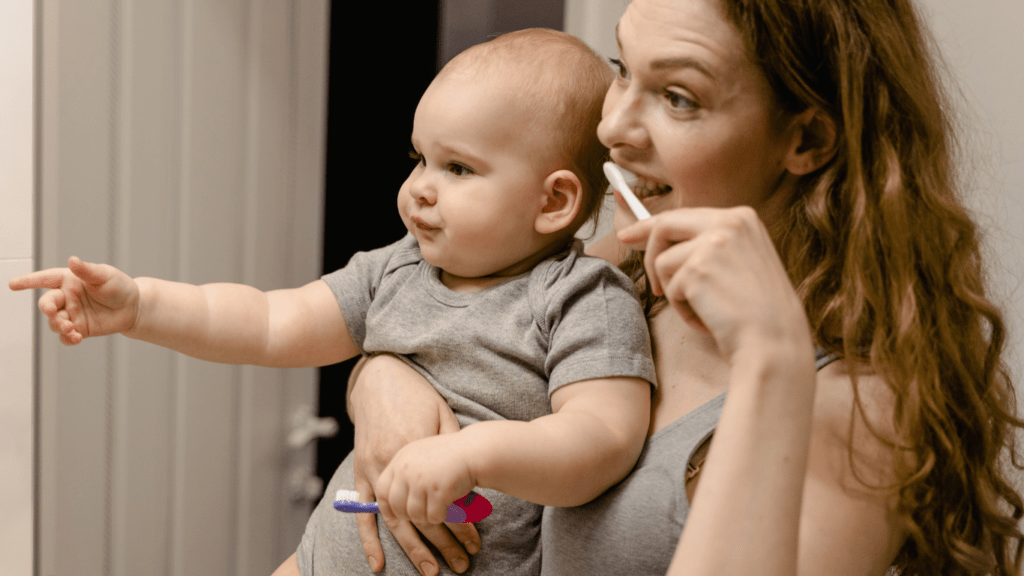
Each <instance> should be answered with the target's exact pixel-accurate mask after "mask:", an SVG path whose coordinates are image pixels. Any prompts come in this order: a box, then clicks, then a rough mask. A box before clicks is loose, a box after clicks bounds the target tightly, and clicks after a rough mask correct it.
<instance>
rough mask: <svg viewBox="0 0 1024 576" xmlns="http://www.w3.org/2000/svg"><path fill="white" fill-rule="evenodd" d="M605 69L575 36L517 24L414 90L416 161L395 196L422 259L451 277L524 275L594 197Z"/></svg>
mask: <svg viewBox="0 0 1024 576" xmlns="http://www.w3.org/2000/svg"><path fill="white" fill-rule="evenodd" d="M612 79H613V73H612V71H611V68H610V67H609V66H608V65H607V64H606V63H605V62H604V61H603V60H602V59H601V58H600V57H599V56H597V54H595V53H594V51H593V50H591V49H590V48H589V47H587V46H586V44H584V43H583V42H582V41H580V40H579V39H577V38H575V37H573V36H571V35H569V34H565V33H563V32H557V31H554V30H544V29H530V30H520V31H518V32H512V33H509V34H505V35H502V36H499V37H498V38H496V39H494V40H491V41H490V42H486V43H484V44H479V45H477V46H474V47H472V48H470V49H469V50H466V51H465V52H463V53H461V54H459V55H458V56H456V57H455V58H454V59H453V60H452V61H451V62H449V63H448V65H447V66H445V67H444V69H443V70H441V72H440V73H439V74H438V75H437V77H436V78H435V79H434V81H433V82H432V83H431V85H430V87H429V88H427V91H426V92H425V93H424V95H423V97H422V98H421V99H420V103H419V106H418V107H417V108H416V116H415V120H414V123H413V133H412V145H413V155H414V157H416V158H417V160H419V162H418V163H417V165H416V167H415V168H414V169H413V171H412V173H411V174H410V175H409V178H408V179H407V180H406V181H405V183H404V184H403V185H402V189H401V191H400V192H399V196H398V207H399V212H400V213H401V215H402V220H403V221H404V222H405V225H406V227H407V228H408V229H409V231H410V232H412V233H413V234H414V235H415V236H416V238H417V240H418V241H419V244H420V249H421V251H422V253H423V256H424V258H425V259H426V260H427V261H428V262H430V263H431V264H434V265H435V266H438V267H439V268H441V269H443V270H445V271H446V272H448V273H449V274H451V275H454V276H460V277H466V278H477V277H481V276H492V275H498V276H508V275H514V274H518V273H521V272H524V271H526V270H528V269H529V268H531V267H532V266H533V265H534V264H536V263H537V262H539V261H540V260H543V259H544V258H545V257H547V256H548V255H550V254H551V253H553V252H556V251H557V250H560V249H561V248H563V247H564V246H565V244H566V243H567V242H568V241H570V240H571V238H572V236H573V234H575V232H576V231H577V230H578V229H579V227H580V226H582V225H583V224H584V223H585V222H586V221H587V220H588V219H590V218H591V217H594V216H595V215H596V213H597V211H598V210H599V209H600V206H601V198H602V194H603V192H604V190H605V187H606V186H607V183H606V181H605V179H604V174H603V171H602V163H603V162H604V161H605V160H606V158H607V152H608V151H607V149H605V148H604V146H603V145H602V144H601V143H600V141H599V140H598V138H597V125H598V123H599V122H600V120H601V106H602V103H603V101H604V95H605V93H606V92H607V90H608V86H609V85H610V84H611V82H612Z"/></svg>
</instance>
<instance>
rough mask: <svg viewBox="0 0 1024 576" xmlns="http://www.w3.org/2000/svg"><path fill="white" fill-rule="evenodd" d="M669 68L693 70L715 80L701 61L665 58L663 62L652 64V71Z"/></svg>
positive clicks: (685, 58)
mask: <svg viewBox="0 0 1024 576" xmlns="http://www.w3.org/2000/svg"><path fill="white" fill-rule="evenodd" d="M667 68H693V69H694V70H696V71H698V72H700V73H701V74H703V75H705V76H707V77H708V78H710V79H712V80H714V79H715V75H714V74H712V73H711V71H710V70H708V68H707V66H705V65H704V63H702V62H701V61H700V60H696V59H693V58H689V57H686V56H683V57H680V58H663V59H661V60H655V61H654V62H651V70H665V69H667Z"/></svg>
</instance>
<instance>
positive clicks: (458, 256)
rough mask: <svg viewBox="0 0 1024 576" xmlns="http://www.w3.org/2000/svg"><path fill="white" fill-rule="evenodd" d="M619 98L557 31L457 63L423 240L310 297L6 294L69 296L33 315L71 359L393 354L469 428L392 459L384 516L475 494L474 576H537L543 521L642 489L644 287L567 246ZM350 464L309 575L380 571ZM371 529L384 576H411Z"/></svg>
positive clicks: (432, 512)
mask: <svg viewBox="0 0 1024 576" xmlns="http://www.w3.org/2000/svg"><path fill="white" fill-rule="evenodd" d="M611 80H612V72H611V70H610V68H609V67H608V66H607V65H606V64H605V63H604V62H603V61H602V60H601V59H600V58H599V57H598V56H597V55H596V54H594V52H593V51H592V50H590V49H589V48H588V47H587V46H586V45H585V44H583V43H582V42H580V41H579V40H577V39H576V38H574V37H572V36H570V35H568V34H564V33H561V32H555V31H551V30H540V29H533V30H524V31H520V32H516V33H511V34H506V35H503V36H500V37H498V38H497V39H494V40H492V41H490V42H487V43H485V44H481V45H478V46H475V47H473V48H470V49H469V50H467V51H465V52H463V53H462V54H460V55H459V56H457V57H456V58H455V59H453V60H452V61H451V62H450V63H449V64H448V65H447V66H445V68H444V69H443V70H442V71H441V72H440V73H439V74H438V76H437V78H435V79H434V81H433V82H432V83H431V85H430V87H429V88H428V89H427V91H426V93H424V95H423V97H422V99H421V100H420V103H419V106H418V107H417V109H416V115H415V119H414V123H413V131H412V146H413V151H412V155H413V157H414V158H415V159H416V161H417V163H416V166H415V168H414V169H413V170H412V173H411V174H410V175H409V177H408V179H407V180H406V181H405V183H404V184H403V185H402V187H401V189H400V190H399V193H398V211H399V213H400V215H401V217H402V221H403V222H404V223H405V225H406V228H407V229H408V230H409V234H408V235H406V236H405V238H403V239H402V240H400V241H398V242H396V243H394V244H392V245H390V246H387V247H385V248H381V249H378V250H373V251H370V252H361V253H358V254H356V255H355V256H353V258H352V259H351V261H350V262H349V263H348V265H346V266H345V268H343V269H341V270H338V271H336V272H333V273H331V274H327V275H325V276H324V277H323V278H322V279H320V280H317V281H314V282H312V283H310V284H307V285H306V286H303V287H301V288H297V289H291V290H275V291H271V292H266V293H264V292H262V291H259V290H256V289H254V288H251V287H247V286H242V285H237V284H208V285H205V286H192V285H187V284H180V283H174V282H167V281H161V280H156V279H150V278H138V279H136V280H134V281H133V280H132V279H131V278H130V277H128V276H127V275H125V274H124V273H122V272H120V271H118V270H117V269H115V268H113V267H111V266H107V265H101V264H88V263H85V262H82V261H81V260H78V259H76V258H71V259H70V260H69V266H70V269H51V270H45V271H41V272H35V273H32V274H29V275H27V276H24V277H21V278H15V279H14V280H12V281H11V288H12V289H24V288H54V289H55V290H51V291H49V292H47V293H46V294H44V295H43V296H42V298H40V302H39V307H40V309H41V310H42V311H43V312H44V313H45V314H46V315H47V316H48V317H49V318H50V328H51V330H53V331H54V332H56V333H58V334H60V337H61V340H62V341H63V342H64V343H66V344H77V343H78V342H80V341H81V340H82V339H83V338H85V337H89V336H100V335H105V334H112V333H118V332H120V333H123V334H125V335H126V336H129V337H131V338H137V339H141V340H146V341H148V342H152V343H155V344H158V345H161V346H166V347H169V348H172V349H175V350H178V351H180V352H183V353H185V354H188V355H190V356H194V357H197V358H201V359H205V360H211V361H215V362H227V363H236V364H256V365H262V366H321V365H326V364H332V363H336V362H340V361H342V360H345V359H348V358H351V357H353V356H355V355H357V354H360V353H375V352H388V353H394V354H397V355H399V356H400V357H401V358H403V359H404V360H405V361H407V362H408V363H409V364H410V365H411V366H413V367H414V368H416V369H417V370H419V371H420V372H421V373H422V374H423V375H424V376H425V377H426V378H427V379H428V380H429V381H430V382H431V383H432V384H433V385H434V387H435V388H437V389H438V391H439V392H440V393H441V394H442V395H443V396H444V398H445V399H446V400H447V402H448V403H449V405H450V406H451V407H452V409H453V411H454V412H455V414H456V416H457V418H458V419H459V423H460V425H461V426H462V429H461V430H460V431H459V432H457V433H454V434H445V435H441V436H435V437H431V438H425V439H422V440H419V441H416V442H413V443H411V444H409V445H407V446H406V447H404V448H403V449H402V450H400V451H399V452H398V453H397V454H396V455H395V457H394V459H393V460H392V461H391V463H390V464H389V465H388V466H387V467H386V468H385V470H384V471H383V472H382V474H381V477H380V479H379V481H378V483H377V486H376V487H375V488H376V490H377V494H376V497H377V500H378V502H379V503H380V507H381V510H382V513H384V514H388V515H393V516H395V517H397V518H399V519H408V520H412V521H415V522H421V523H440V522H442V521H443V520H444V518H445V515H446V512H447V507H448V505H449V504H450V503H452V502H453V501H455V500H457V499H459V498H460V497H462V496H464V495H465V494H466V493H467V492H469V491H470V490H472V489H477V491H478V492H480V493H481V494H483V495H484V496H485V497H486V498H487V499H488V500H490V502H491V504H492V505H493V512H492V514H491V515H490V516H489V517H487V518H486V519H484V520H483V521H481V522H480V523H478V525H477V529H478V530H479V532H480V535H481V539H482V541H483V542H484V545H483V548H482V550H481V551H480V552H479V553H478V554H477V555H475V556H474V557H473V560H472V564H471V566H470V570H471V572H473V573H479V574H484V573H486V574H503V575H505V574H508V575H514V574H537V573H539V571H540V548H539V529H540V515H541V510H542V508H541V507H542V506H543V505H552V506H576V505H579V504H583V503H585V502H588V501H590V500H592V499H593V498H595V497H597V496H598V495H600V494H601V493H602V492H604V491H605V490H606V489H607V488H609V487H611V486H612V485H614V484H616V483H617V482H618V481H619V480H621V479H622V478H624V477H625V476H626V475H627V474H628V472H629V471H630V470H631V469H632V467H633V465H634V464H635V462H636V460H637V458H638V456H639V454H640V450H641V448H642V445H643V442H644V439H645V437H646V432H647V428H648V418H649V402H650V394H651V389H650V386H651V384H653V383H654V382H655V376H654V365H653V361H652V360H651V351H650V343H649V338H648V333H647V324H646V321H645V318H644V315H643V312H642V310H641V308H640V305H639V302H638V300H637V298H636V296H635V294H634V292H633V288H632V284H631V282H630V281H629V280H628V279H627V278H626V276H625V275H623V274H622V273H621V272H619V271H618V270H617V269H616V268H614V267H613V266H611V265H610V264H607V263H606V262H604V261H603V260H599V259H597V258H591V257H586V256H584V255H583V253H582V246H581V244H580V243H579V241H578V240H576V239H575V237H574V234H575V233H576V231H577V230H578V229H579V228H580V226H581V225H582V224H583V223H585V222H586V221H587V220H588V219H589V218H590V217H591V216H592V215H593V214H594V212H595V211H596V210H597V209H598V208H599V206H600V199H601V195H602V192H603V190H604V187H605V181H604V178H603V175H602V170H601V165H602V162H603V161H604V159H605V155H606V150H605V149H604V148H603V147H602V146H601V144H600V142H599V141H598V139H597V137H596V127H597V123H598V122H599V120H600V115H601V105H602V102H603V98H604V94H605V91H606V90H607V87H608V85H609V84H610V83H611ZM352 460H353V456H352V454H349V456H348V457H347V458H346V459H345V461H344V462H343V463H342V465H341V466H340V467H339V468H338V471H337V472H336V473H335V475H334V477H333V478H332V480H331V482H330V484H329V485H328V487H327V490H326V495H325V497H324V499H323V501H322V502H321V503H320V505H319V506H318V507H317V509H316V510H315V511H314V513H313V515H312V517H311V518H310V521H309V524H308V525H307V529H306V534H305V536H304V537H303V540H302V543H301V544H300V546H299V550H298V552H297V560H298V564H299V567H300V570H301V572H302V574H303V575H304V576H314V574H351V573H356V572H365V571H366V570H367V565H366V557H365V556H364V555H363V552H362V548H361V545H360V540H359V536H358V532H357V529H356V525H355V520H354V518H353V516H352V515H351V514H347V513H342V512H338V511H336V510H334V509H333V507H332V502H333V497H334V494H335V492H336V491H337V490H339V489H349V490H351V489H353V472H352ZM377 524H378V530H379V532H380V538H381V543H382V545H383V547H384V552H385V557H386V558H387V561H386V562H387V564H386V566H385V571H386V572H387V573H395V574H399V573H400V574H410V575H412V574H417V573H418V572H417V570H416V568H415V567H413V566H412V564H411V563H410V562H409V560H408V558H407V557H406V556H405V553H404V552H403V551H402V549H401V547H400V546H399V544H398V543H397V541H396V540H395V539H394V537H393V536H392V535H391V534H390V532H389V531H388V529H387V527H386V525H385V523H384V522H378V523H377ZM439 565H440V567H441V570H442V573H449V572H448V567H447V565H446V564H445V563H444V562H439Z"/></svg>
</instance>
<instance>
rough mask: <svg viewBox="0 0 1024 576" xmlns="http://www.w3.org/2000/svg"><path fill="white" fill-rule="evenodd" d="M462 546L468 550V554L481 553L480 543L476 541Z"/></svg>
mask: <svg viewBox="0 0 1024 576" xmlns="http://www.w3.org/2000/svg"><path fill="white" fill-rule="evenodd" d="M462 545H463V546H464V547H465V548H466V552H469V553H470V554H476V553H477V552H479V551H480V543H479V542H477V541H475V540H467V541H465V542H463V543H462Z"/></svg>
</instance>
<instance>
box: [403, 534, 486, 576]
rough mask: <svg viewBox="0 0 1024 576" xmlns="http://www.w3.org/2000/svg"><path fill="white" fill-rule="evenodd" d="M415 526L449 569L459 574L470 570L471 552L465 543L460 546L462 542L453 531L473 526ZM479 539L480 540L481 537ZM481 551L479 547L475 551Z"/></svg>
mask: <svg viewBox="0 0 1024 576" xmlns="http://www.w3.org/2000/svg"><path fill="white" fill-rule="evenodd" d="M415 526H416V528H417V529H418V530H419V531H420V532H421V533H423V535H424V536H426V538H427V540H429V541H430V543H431V544H433V545H434V547H435V548H437V550H438V552H440V553H441V556H442V557H443V558H444V561H445V562H447V563H448V567H449V568H451V569H452V570H453V571H455V572H456V573H459V574H461V573H463V572H465V571H466V570H467V569H468V568H469V554H470V551H469V549H468V548H467V547H466V546H465V544H464V543H462V544H460V541H462V540H461V539H460V538H458V537H457V536H455V535H454V534H453V531H454V530H455V529H457V527H461V526H472V525H471V524H415ZM473 532H474V533H475V532H476V528H473ZM477 538H478V539H479V536H477ZM463 542H464V541H463ZM479 549H480V547H479V545H477V547H476V548H474V549H473V551H474V552H475V551H477V550H479Z"/></svg>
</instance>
